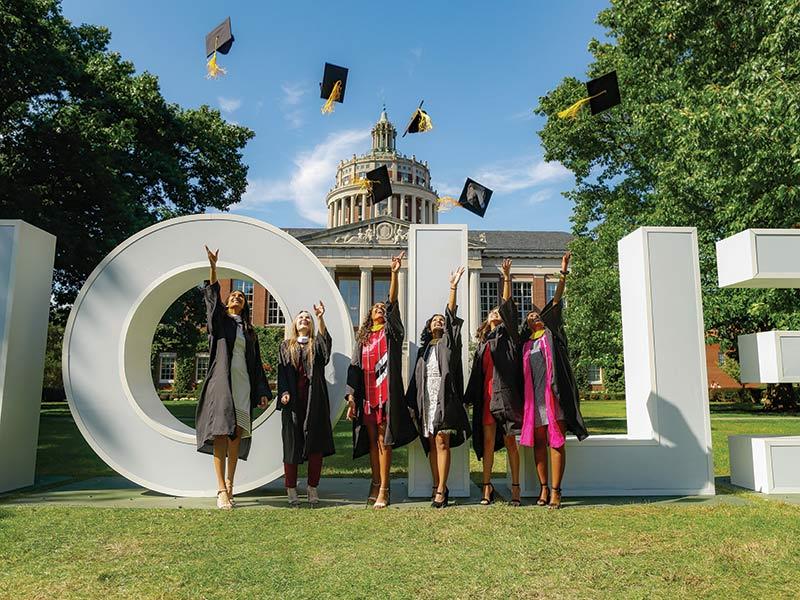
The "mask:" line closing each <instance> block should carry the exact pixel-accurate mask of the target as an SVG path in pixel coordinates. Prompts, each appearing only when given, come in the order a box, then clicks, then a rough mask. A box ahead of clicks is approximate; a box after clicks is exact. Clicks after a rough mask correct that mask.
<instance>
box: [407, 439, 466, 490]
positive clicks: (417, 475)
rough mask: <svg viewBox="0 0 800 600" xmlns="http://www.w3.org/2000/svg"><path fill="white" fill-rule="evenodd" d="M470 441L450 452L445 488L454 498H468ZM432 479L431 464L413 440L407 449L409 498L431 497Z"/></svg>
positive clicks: (417, 441)
mask: <svg viewBox="0 0 800 600" xmlns="http://www.w3.org/2000/svg"><path fill="white" fill-rule="evenodd" d="M470 449H471V446H470V441H469V440H467V441H466V443H464V444H461V445H460V446H459V447H458V448H453V449H452V450H450V476H449V477H448V478H447V488H448V489H449V490H450V495H451V496H452V497H454V498H469V495H470V494H469V488H470V481H469V453H470ZM432 486H433V477H432V476H431V463H430V460H428V457H427V456H425V452H423V451H422V446H421V445H420V443H419V440H415V441H413V442H411V444H409V447H408V495H409V497H410V498H425V497H429V496H430V495H431V488H432Z"/></svg>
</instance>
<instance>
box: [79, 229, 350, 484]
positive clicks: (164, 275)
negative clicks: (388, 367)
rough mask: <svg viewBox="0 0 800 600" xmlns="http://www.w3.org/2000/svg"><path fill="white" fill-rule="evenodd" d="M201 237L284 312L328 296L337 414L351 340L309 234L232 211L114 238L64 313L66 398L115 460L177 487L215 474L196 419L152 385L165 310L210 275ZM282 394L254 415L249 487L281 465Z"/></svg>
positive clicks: (222, 273) (140, 479) (137, 475)
mask: <svg viewBox="0 0 800 600" xmlns="http://www.w3.org/2000/svg"><path fill="white" fill-rule="evenodd" d="M203 244H208V246H209V248H212V249H216V248H220V262H219V265H218V268H219V277H220V279H224V278H228V277H237V276H243V277H246V278H249V279H252V280H253V281H256V282H258V283H260V284H261V285H265V286H267V287H269V289H270V292H271V293H272V294H273V295H274V296H275V298H276V300H277V301H278V304H279V305H280V307H281V309H282V311H283V313H284V314H285V315H286V316H287V320H291V318H292V316H293V315H295V314H296V313H297V312H299V311H300V310H304V309H305V310H311V304H312V303H315V302H318V301H319V300H322V301H323V302H324V303H325V306H326V308H327V313H326V315H325V317H326V318H325V321H326V324H327V325H328V330H329V331H330V333H331V337H332V338H333V352H332V357H331V362H330V364H329V365H328V368H327V370H326V375H327V378H328V384H329V391H330V399H331V419H332V421H333V422H334V423H335V422H336V421H337V420H338V418H339V414H340V412H341V410H342V408H343V404H344V400H343V398H344V386H345V376H346V373H347V365H348V364H349V355H350V353H351V351H352V348H353V329H352V324H351V322H350V317H349V313H348V311H347V308H346V306H345V304H344V301H343V300H342V297H341V295H340V294H339V291H338V289H337V288H336V285H335V283H334V282H333V280H332V279H331V277H330V275H329V274H328V273H327V271H326V270H325V268H324V267H323V266H322V264H321V263H320V262H319V261H318V260H317V258H316V257H315V256H314V255H313V254H312V253H311V252H310V251H309V250H308V249H307V248H306V247H305V246H303V245H302V244H301V243H300V242H298V241H297V240H296V239H294V238H293V237H292V236H290V235H289V234H287V233H286V232H284V231H281V230H280V229H278V228H277V227H274V226H272V225H269V224H268V223H264V222H262V221H258V220H256V219H251V218H247V217H241V216H235V215H228V214H225V215H221V214H213V215H194V216H189V217H181V218H178V219H172V220H169V221H165V222H163V223H159V224H157V225H154V226H152V227H149V228H148V229H145V230H143V231H141V232H139V233H138V234H136V235H134V236H132V237H131V238H129V239H128V240H126V241H125V242H123V243H122V244H120V245H119V246H118V247H117V248H116V249H114V250H113V251H112V252H111V253H110V254H109V255H108V256H107V257H106V258H105V259H104V260H103V261H102V262H101V263H100V265H98V267H97V268H96V269H95V270H94V271H93V272H92V274H91V275H90V276H89V278H88V280H87V281H86V283H85V285H84V286H83V288H82V289H81V291H80V293H79V294H78V298H77V299H76V301H75V305H74V307H73V309H72V312H71V313H70V317H69V320H68V322H67V327H66V332H65V336H64V349H63V373H64V387H65V390H66V394H67V400H68V401H69V406H70V409H71V411H72V414H73V417H74V418H75V422H76V423H77V424H78V427H79V429H80V431H81V433H82V434H83V435H84V437H85V438H86V440H87V441H88V442H89V445H90V446H91V447H92V448H93V449H94V451H95V452H97V454H98V455H99V456H100V457H101V458H102V459H103V460H104V461H105V462H106V463H107V464H108V465H109V466H110V467H112V468H113V469H114V470H115V471H117V472H118V473H120V474H121V475H123V476H125V477H126V478H128V479H130V480H131V481H134V482H136V483H138V484H140V485H142V486H144V487H147V488H149V489H151V490H155V491H158V492H162V493H165V494H170V495H176V496H205V497H210V496H214V495H215V494H216V490H217V485H216V481H215V478H214V474H213V468H212V460H211V457H210V456H209V455H207V454H201V453H199V452H197V451H196V445H195V432H194V430H193V429H192V428H190V427H188V426H186V425H184V424H183V423H181V422H180V421H179V420H178V419H177V418H175V417H174V416H172V414H171V413H169V412H168V411H167V409H166V408H165V407H164V405H163V403H162V402H161V401H160V399H159V397H158V395H157V394H156V391H155V388H154V386H153V380H152V375H151V371H150V351H151V344H152V340H153V334H154V332H155V328H156V325H157V324H158V323H159V321H160V319H161V317H162V316H163V314H164V311H165V310H166V309H167V308H168V307H169V306H170V304H171V303H172V302H173V301H174V300H175V299H176V298H177V297H178V296H179V295H180V294H182V293H183V292H185V291H186V290H187V289H190V288H192V287H194V286H196V285H198V284H200V283H201V282H202V281H203V280H204V279H207V278H208V260H207V258H206V254H205V250H204V249H203ZM275 402H276V400H273V402H272V404H271V407H270V409H269V410H268V411H267V412H266V413H265V415H264V416H262V417H260V418H259V419H258V420H257V421H256V422H255V423H254V428H253V444H252V449H251V451H250V456H249V459H248V460H247V461H243V462H240V463H239V466H238V468H237V470H236V488H237V489H238V490H241V491H242V492H244V491H247V490H251V489H254V488H257V487H260V486H262V485H265V484H267V483H269V482H271V481H273V480H274V479H276V478H278V477H279V476H281V475H282V473H283V466H282V465H283V451H282V442H281V424H280V415H279V414H276V413H275V411H274V404H275ZM342 451H345V450H344V449H342Z"/></svg>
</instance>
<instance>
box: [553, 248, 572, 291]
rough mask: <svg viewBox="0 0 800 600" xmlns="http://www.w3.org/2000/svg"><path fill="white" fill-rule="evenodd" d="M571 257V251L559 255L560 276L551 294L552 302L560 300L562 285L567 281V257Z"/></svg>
mask: <svg viewBox="0 0 800 600" xmlns="http://www.w3.org/2000/svg"><path fill="white" fill-rule="evenodd" d="M571 257H572V252H569V251H567V252H566V253H565V254H564V256H563V257H561V278H560V279H559V280H558V286H557V287H556V293H555V295H554V296H553V304H558V303H559V302H561V298H562V296H563V295H564V285H565V284H566V283H567V273H568V272H569V271H567V269H568V268H569V259H570V258H571Z"/></svg>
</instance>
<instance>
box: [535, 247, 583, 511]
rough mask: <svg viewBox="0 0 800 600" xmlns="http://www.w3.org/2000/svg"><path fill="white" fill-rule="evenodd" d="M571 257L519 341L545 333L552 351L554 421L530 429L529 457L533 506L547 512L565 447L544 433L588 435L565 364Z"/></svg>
mask: <svg viewBox="0 0 800 600" xmlns="http://www.w3.org/2000/svg"><path fill="white" fill-rule="evenodd" d="M570 257H571V253H570V252H567V253H566V254H564V256H563V258H562V259H561V278H560V279H559V281H558V287H556V292H555V294H554V295H553V298H552V299H551V300H550V302H548V303H547V304H546V305H545V306H544V308H542V309H541V310H539V309H538V308H537V307H536V304H535V303H534V305H533V306H534V309H533V310H532V311H531V312H529V313H528V315H527V316H526V318H525V324H524V325H523V326H522V331H521V332H520V338H521V340H522V341H523V343H524V342H525V341H526V340H528V339H531V338H532V337H534V336H535V335H536V334H535V332H537V331H543V332H544V333H549V334H550V336H549V339H552V343H553V348H552V356H553V368H554V370H555V382H556V386H555V387H556V390H557V394H555V396H556V397H557V398H558V419H557V420H556V423H555V425H554V424H553V423H549V424H547V425H543V426H537V427H535V428H534V445H533V454H534V459H535V462H536V473H537V475H538V477H539V485H540V486H541V491H540V494H539V499H538V500H537V504H539V505H540V506H544V505H545V504H547V505H548V507H549V508H560V507H561V481H562V479H563V477H564V467H565V465H566V458H567V455H566V452H567V448H566V445H561V446H560V447H558V448H555V447H553V445H552V444H548V440H549V439H551V436H550V435H549V434H550V433H551V432H549V431H548V428H549V427H558V428H559V429H560V430H561V431H560V434H561V437H563V436H564V435H565V434H566V433H567V432H572V433H573V434H575V436H576V437H577V438H578V440H584V439H586V437H587V436H588V435H589V433H588V432H587V431H586V425H585V424H584V422H583V416H582V415H581V407H580V397H579V396H578V385H577V383H576V381H575V376H574V375H573V373H572V367H571V365H570V362H569V348H568V347H567V334H566V331H565V330H564V322H563V319H562V316H561V313H562V310H563V308H564V303H563V300H562V298H563V296H564V287H565V284H566V279H567V274H568V268H569V259H570ZM548 445H550V466H551V471H552V472H551V476H552V486H553V487H552V492H551V491H550V490H549V489H548V486H547V480H548V477H547V476H548V469H547V447H548Z"/></svg>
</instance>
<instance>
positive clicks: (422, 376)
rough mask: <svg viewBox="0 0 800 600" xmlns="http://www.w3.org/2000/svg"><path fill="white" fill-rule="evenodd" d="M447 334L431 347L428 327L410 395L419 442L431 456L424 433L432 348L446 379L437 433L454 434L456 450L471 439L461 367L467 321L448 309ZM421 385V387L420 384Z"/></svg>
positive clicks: (435, 427)
mask: <svg viewBox="0 0 800 600" xmlns="http://www.w3.org/2000/svg"><path fill="white" fill-rule="evenodd" d="M444 320H445V325H444V333H443V335H442V339H440V340H439V342H438V343H437V344H436V347H435V348H434V347H432V346H431V340H432V336H431V330H430V324H431V321H430V319H428V322H427V323H425V329H424V330H423V331H422V334H421V335H420V348H419V351H418V352H417V362H416V365H415V366H414V372H413V374H412V375H411V381H410V382H409V384H408V392H406V401H407V402H408V406H409V408H410V409H411V411H412V412H413V413H414V419H415V421H416V424H417V431H418V432H419V440H420V442H421V443H422V448H423V450H425V454H428V452H430V441H429V439H428V438H426V437H425V432H424V431H422V427H423V422H424V421H423V419H422V411H423V410H424V401H425V383H426V373H427V369H426V368H425V355H426V353H427V350H428V348H431V351H432V352H437V353H438V360H439V373H440V374H441V377H442V385H441V387H440V388H439V398H438V409H437V411H436V415H435V416H434V418H433V430H434V431H435V432H436V431H443V430H449V431H453V432H455V433H451V434H450V447H451V448H455V447H457V446H460V445H461V444H463V443H464V441H465V440H466V439H467V438H468V437H469V436H470V433H471V432H470V425H469V417H468V416H467V411H466V410H464V373H463V368H462V364H461V348H462V346H461V326H462V325H463V324H464V320H463V319H460V318H459V317H457V316H456V313H455V312H454V311H451V310H450V308H449V307H448V308H447V309H446V310H445V313H444ZM418 382H419V383H418Z"/></svg>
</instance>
